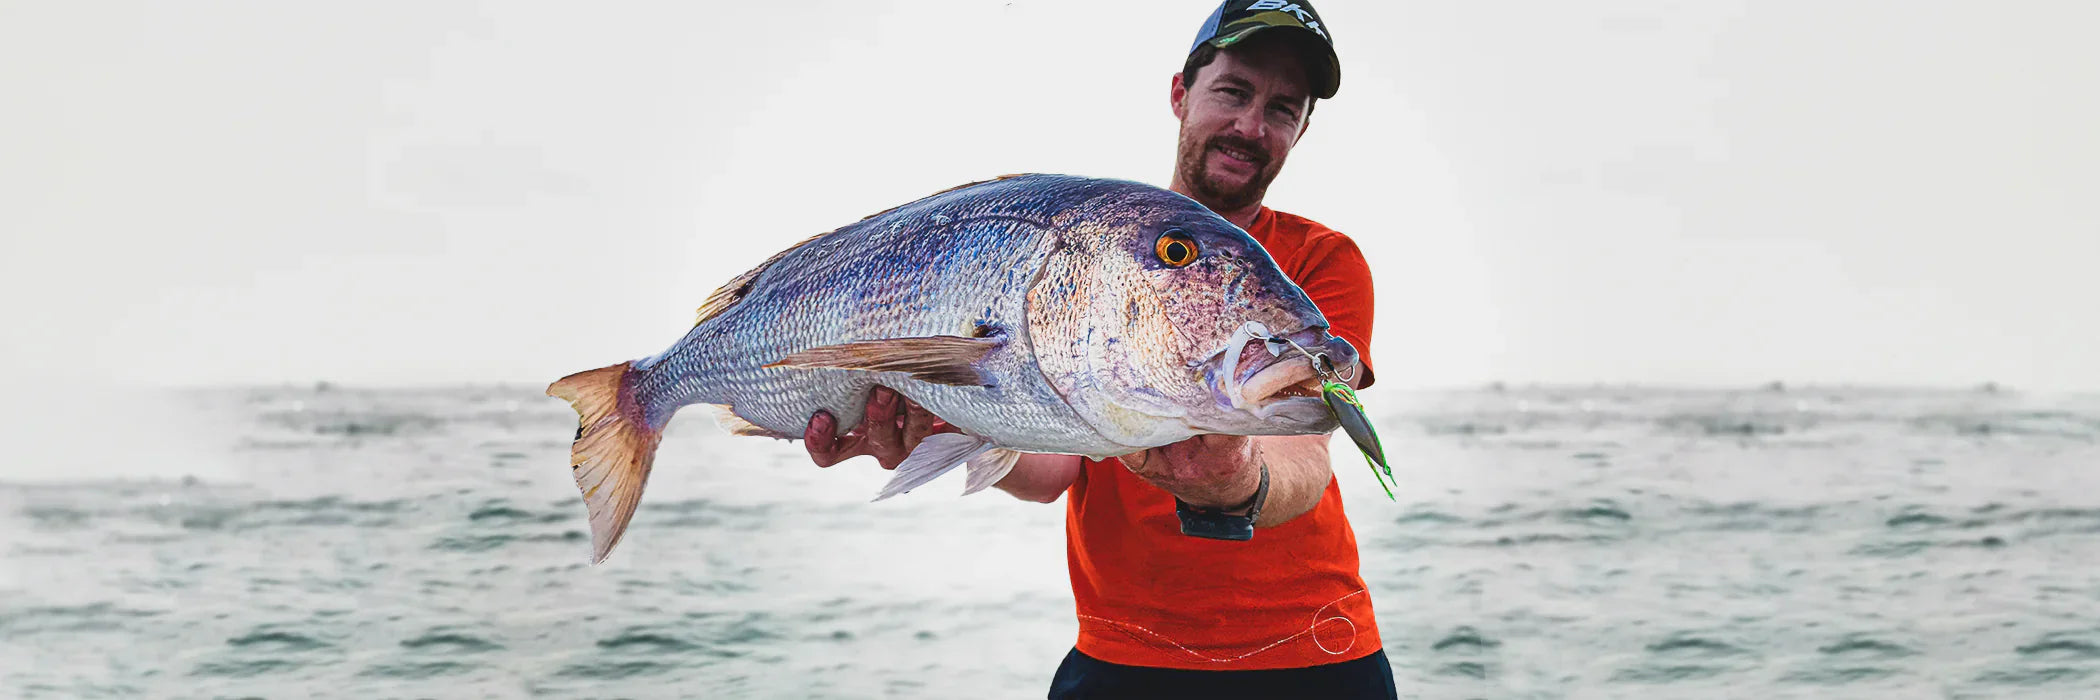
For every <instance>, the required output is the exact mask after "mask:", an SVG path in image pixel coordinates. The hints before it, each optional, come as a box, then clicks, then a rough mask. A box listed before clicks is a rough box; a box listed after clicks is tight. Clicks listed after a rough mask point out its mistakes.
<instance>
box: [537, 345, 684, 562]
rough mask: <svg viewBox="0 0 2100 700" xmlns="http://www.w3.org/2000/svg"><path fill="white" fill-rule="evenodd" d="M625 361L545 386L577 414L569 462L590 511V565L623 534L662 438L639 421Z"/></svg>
mask: <svg viewBox="0 0 2100 700" xmlns="http://www.w3.org/2000/svg"><path fill="white" fill-rule="evenodd" d="M629 364H631V363H627V362H622V363H620V364H617V365H613V366H611V367H601V368H598V369H594V370H590V371H588V372H577V373H575V374H571V375H569V376H566V377H562V378H561V381H557V382H555V383H554V384H552V385H550V386H548V387H547V395H548V396H555V397H559V398H562V399H565V400H567V401H568V402H569V405H570V406H573V407H575V408H576V415H577V417H578V418H579V423H578V426H577V428H576V444H574V445H572V446H570V448H569V464H570V465H571V466H570V470H571V471H572V472H573V473H574V474H575V476H576V488H577V489H578V490H580V491H582V492H583V504H584V506H585V507H587V508H588V509H589V510H590V516H591V563H592V564H596V563H599V562H602V561H605V556H606V555H607V554H610V553H612V548H613V545H616V544H619V543H620V535H622V534H624V533H626V532H627V522H628V521H629V520H632V519H633V518H634V508H635V505H636V504H637V503H640V502H641V500H642V486H643V485H644V484H647V483H648V482H649V467H650V465H652V464H654V463H655V462H656V445H657V443H659V442H662V441H663V433H662V432H661V431H659V430H656V429H653V428H650V427H649V425H648V424H647V423H645V422H644V421H643V420H642V412H641V407H640V405H639V404H637V403H636V402H635V400H634V394H633V392H632V391H631V390H629V389H628V388H627V386H626V380H627V376H628V365H629Z"/></svg>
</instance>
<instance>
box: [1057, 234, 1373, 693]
mask: <svg viewBox="0 0 2100 700" xmlns="http://www.w3.org/2000/svg"><path fill="white" fill-rule="evenodd" d="M1247 232H1248V233H1250V234H1253V236H1254V239H1255V240H1256V241H1259V242H1261V244H1262V247H1263V248H1266V249H1268V252H1269V255H1270V257H1273V258H1275V259H1276V263H1277V265H1278V266H1279V267H1281V268H1283V272H1284V274H1285V275H1287V276H1289V277H1290V278H1291V281H1293V282H1296V283H1297V284H1298V286H1299V287H1300V288H1303V289H1304V290H1305V292H1306V295H1307V296H1310V297H1312V301H1313V304H1315V305H1317V306H1319V307H1320V313H1321V314H1323V315H1325V316H1326V317H1327V322H1328V323H1329V324H1330V326H1331V331H1330V332H1332V333H1333V334H1335V335H1338V336H1341V337H1342V338H1343V339H1345V340H1348V341H1349V344H1350V345H1354V346H1356V350H1357V354H1358V356H1360V357H1361V358H1363V363H1364V372H1365V376H1364V382H1365V384H1366V385H1368V384H1369V383H1370V380H1371V375H1370V366H1371V361H1370V358H1371V270H1370V266H1369V265H1368V264H1366V263H1365V262H1364V256H1363V253H1362V252H1361V251H1358V250H1357V248H1356V243H1355V242H1354V241H1351V240H1349V237H1347V236H1344V235H1342V234H1340V233H1337V232H1335V231H1334V230H1333V229H1329V228H1327V227H1325V226H1322V225H1320V224H1318V223H1315V222H1313V221H1311V220H1308V219H1305V218H1302V217H1298V216H1293V215H1290V214H1285V213H1282V212H1277V211H1272V210H1270V209H1269V208H1267V207H1263V208H1262V209H1261V211H1260V212H1258V213H1256V214H1255V217H1254V225H1253V226H1250V227H1248V230H1247ZM1342 445H1343V446H1342V447H1336V448H1335V449H1337V450H1341V449H1353V448H1349V447H1348V442H1347V441H1346V440H1345V441H1343V442H1342ZM1066 504H1067V505H1066V517H1065V539H1066V545H1065V551H1066V557H1067V558H1068V559H1069V560H1070V563H1071V567H1072V597H1073V599H1074V600H1075V601H1076V602H1077V603H1078V608H1079V644H1078V648H1079V651H1080V653H1083V654H1086V655H1087V656H1091V657H1094V658H1096V659H1100V660H1102V661H1107V662H1110V663H1117V664H1124V665H1130V666H1153V667H1164V668H1182V669H1219V670H1225V669H1231V670H1247V669H1270V668H1300V667H1305V666H1317V665H1320V664H1329V663H1339V662H1343V661H1350V660H1353V659H1358V658H1362V657H1363V656H1365V655H1368V654H1370V653H1372V652H1375V651H1378V650H1379V648H1380V647H1379V641H1378V625H1377V622H1376V621H1375V620H1374V619H1373V618H1372V614H1371V597H1370V593H1369V591H1368V590H1367V589H1366V588H1365V586H1364V581H1363V576H1362V575H1361V574H1359V573H1358V571H1357V555H1356V533H1355V532H1354V531H1353V530H1351V529H1350V528H1349V519H1348V517H1347V516H1346V515H1345V514H1343V512H1342V494H1341V489H1340V487H1339V486H1338V485H1337V483H1336V482H1335V481H1334V479H1333V477H1329V478H1328V481H1327V491H1326V493H1324V494H1322V495H1321V496H1320V503H1319V505H1316V506H1314V507H1313V509H1312V510H1311V511H1308V512H1307V513H1305V514H1304V515H1300V516H1298V517H1297V518H1294V519H1292V520H1291V521H1290V522H1287V523H1284V524H1282V525H1278V526H1276V527H1270V528H1263V529H1260V530H1256V531H1255V533H1254V539H1253V540H1251V541H1247V542H1228V541H1223V540H1212V539H1204V538H1200V537H1189V536H1186V535H1183V534H1181V520H1180V519H1179V518H1177V517H1176V516H1175V515H1174V496H1173V495H1172V494H1169V493H1167V492H1166V491H1165V490H1162V489H1160V488H1159V487H1156V486H1153V485H1152V484H1150V483H1147V482H1146V481H1144V480H1143V479H1139V478H1138V477H1137V476H1136V475H1135V474H1132V473H1130V470H1129V469H1128V468H1125V467H1124V466H1123V463H1122V462H1121V461H1119V460H1114V459H1110V460H1105V461H1095V460H1086V462H1085V468H1084V469H1082V470H1081V471H1080V474H1079V478H1078V480H1076V481H1074V482H1073V483H1072V488H1071V491H1070V493H1068V494H1067V495H1066Z"/></svg>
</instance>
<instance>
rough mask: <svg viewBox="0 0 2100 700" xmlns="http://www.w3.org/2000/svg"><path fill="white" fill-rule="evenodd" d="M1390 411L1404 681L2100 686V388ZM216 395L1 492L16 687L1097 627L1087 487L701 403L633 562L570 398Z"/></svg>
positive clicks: (1366, 545) (414, 670)
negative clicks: (804, 438)
mask: <svg viewBox="0 0 2100 700" xmlns="http://www.w3.org/2000/svg"><path fill="white" fill-rule="evenodd" d="M1365 399H1366V401H1368V402H1369V403H1370V404H1371V406H1372V408H1373V413H1374V415H1375V416H1376V417H1377V419H1378V421H1379V424H1380V426H1381V432H1382V433H1383V436H1384V439H1385V442H1386V449H1387V452H1388V454H1389V455H1391V456H1392V459H1393V461H1394V463H1395V464H1394V471H1395V474H1396V475H1397V476H1398V478H1399V481H1400V483H1401V484H1402V489H1401V491H1400V492H1399V499H1398V502H1388V501H1386V500H1385V499H1384V496H1383V494H1382V493H1381V492H1380V491H1379V490H1378V486H1377V485H1376V483H1375V482H1373V481H1372V479H1371V476H1370V475H1369V474H1368V473H1366V471H1367V470H1366V469H1365V468H1364V467H1362V466H1360V463H1359V462H1357V461H1356V458H1355V457H1354V455H1353V454H1352V455H1347V456H1346V458H1344V459H1341V460H1339V462H1338V467H1337V469H1338V473H1339V474H1340V478H1341V480H1342V483H1343V489H1344V493H1345V500H1346V501H1347V504H1348V509H1349V512H1350V516H1351V519H1352V521H1353V523H1354V525H1355V528H1356V532H1357V535H1358V537H1359V540H1360V544H1361V547H1362V552H1363V561H1364V575H1365V578H1366V579H1367V580H1368V582H1369V584H1370V589H1371V595H1372V597H1373V599H1374V601H1375V603H1376V605H1377V610H1378V617H1379V626H1380V628H1381V630H1383V632H1384V637H1385V645H1386V652H1385V653H1386V654H1387V655H1388V656H1389V657H1390V658H1391V660H1392V663H1393V666H1394V670H1395V672H1396V674H1397V676H1398V678H1399V684H1400V690H1401V694H1402V696H1403V697H1423V698H1475V697H1479V698H1560V697H1584V698H1588V697H1641V698H1646V697H1658V698H1708V697H1757V698H1764V697H1830V698H1859V697H1891V698H1937V697H1950V698H1952V697H1964V698H1966V697H1975V698H2004V697H2053V698H2083V697H2100V445H2096V441H2100V396H2070V395H2033V394H2021V393H2013V392H1993V391H1922V390H1919V391H1905V390H1866V389H1818V388H1807V389H1800V388H1792V389H1784V388H1780V387H1772V388H1764V389H1745V390H1740V391H1688V390H1665V389H1647V388H1618V387H1598V388H1522V389H1519V388H1511V389H1507V390H1480V391H1464V392H1417V393H1410V392H1400V391H1394V390H1381V389H1374V390H1372V391H1370V392H1367V393H1366V395H1365ZM178 400H179V401H180V402H181V403H182V405H183V406H184V407H185V410H186V411H189V412H190V413H189V415H190V417H191V418H195V417H197V416H210V417H211V420H210V422H209V425H207V426H206V427H204V428H199V429H196V430H198V431H201V432H200V433H199V434H198V435H195V436H193V437H199V438H202V439H205V440H207V441H209V442H210V443H211V444H212V445H214V446H215V448H214V449H212V450H204V451H197V450H183V451H175V450H170V451H169V452H168V454H169V455H171V456H170V457H169V458H168V460H167V461H165V462H158V461H157V460H155V459H152V458H150V457H141V456H140V455H150V454H153V453H154V452H153V450H152V449H150V448H151V447H152V446H151V445H146V446H141V445H138V444H126V441H127V440H128V439H129V438H128V437H127V435H128V434H127V432H126V431H124V430H122V429H121V428H120V429H114V430H106V431H103V432H97V433H89V434H83V435H77V436H66V437H65V439H68V440H72V441H74V443H75V444H79V445H81V446H82V447H83V448H86V451H88V452H98V450H97V449H96V448H97V445H98V443H99V444H102V445H106V446H109V447H111V448H115V447H118V446H122V447H125V448H126V449H111V450H109V451H110V453H112V454H119V455H123V457H122V458H121V459H123V460H127V461H126V462H124V463H120V464H105V465H97V466H98V468H97V469H93V470H87V471H85V472H84V473H90V474H94V475H96V476H94V477H92V478H85V479H74V478H68V477H67V475H66V474H64V473H60V474H48V473H46V474H42V475H41V476H39V477H38V478H36V479H35V480H33V481H32V480H25V479H20V478H15V479H13V480H11V481H8V482H6V483H0V697H25V698H95V697H154V698H162V697H170V698H172V697H248V696H256V697H358V698H377V697H446V698H454V697H493V698H509V697H539V696H546V697H708V698H736V697H768V698H770V697H791V698H805V697H838V698H862V697H909V698H922V697H924V698H986V697H1040V696H1042V694H1043V691H1044V689H1045V687H1046V684H1047V681H1048V679H1049V677H1050V675H1051V673H1052V672H1053V671H1054V670H1055V667H1056V664H1057V662H1058V660H1059V658H1060V657H1061V656H1062V655H1063V653H1064V652H1065V650H1066V649H1067V648H1068V647H1069V646H1070V644H1071V642H1072V639H1073V635H1074V632H1075V630H1076V625H1075V623H1074V621H1073V617H1072V615H1073V610H1072V604H1071V594H1070V590H1069V588H1068V584H1067V581H1066V573H1065V560H1064V549H1063V531H1062V526H1061V524H1062V519H1063V508H1062V506H1061V505H1055V506H1044V505H1039V504H1032V503H1023V502H1019V501H1016V500H1013V499H1010V498H1006V497H1004V496H1003V495H1000V494H997V493H987V494H983V495H978V496H973V497H970V498H957V497H956V496H955V495H953V494H954V493H957V492H959V491H960V489H961V480H960V479H959V478H953V477H951V478H944V479H943V480H942V481H940V482H936V483H935V484H934V485H933V486H931V487H928V488H922V489H920V490H919V491H916V492H914V493H912V494H909V495H907V496H904V497H901V498H898V499H893V500H890V501H885V502H883V503H873V504H871V503H868V502H867V499H868V498H869V497H870V496H872V495H873V494H874V493H875V491H876V490H877V488H878V487H879V486H880V484H881V483H882V481H883V480H884V478H885V477H886V476H887V474H886V473H884V472H882V471H881V470H879V469H877V468H875V467H874V466H873V465H872V464H869V463H860V462H856V463H848V464H845V465H840V466H838V467H835V468H832V469H828V470H823V469H817V468H815V467H812V466H810V465H809V464H808V462H807V461H806V460H805V459H804V457H803V456H802V453H801V450H800V447H799V445H797V444H795V443H790V442H781V441H771V440H765V439H759V438H734V437H728V436H726V435H724V434H722V433H721V432H720V431H719V430H718V429H717V428H715V427H714V425H713V424H712V422H711V421H709V420H707V418H706V417H705V416H701V415H697V414H696V415H688V416H683V417H681V418H680V419H679V420H677V421H674V423H673V425H672V427H671V430H670V433H669V437H668V439H667V440H666V442H665V444H664V447H663V451H662V456H661V457H660V459H659V461H658V466H657V470H656V473H655V475H654V477H653V479H652V481H651V483H650V488H649V492H648V496H647V497H646V498H645V499H644V500H643V502H642V506H641V510H640V513H639V515H638V517H637V518H636V521H635V525H634V527H633V528H632V530H630V532H629V534H628V536H627V538H626V540H625V542H624V543H623V544H622V545H621V546H620V548H619V549H618V550H616V551H615V553H614V555H613V558H612V559H611V561H609V562H608V563H606V564H604V565H600V566H597V567H591V566H587V565H585V563H584V562H585V558H586V557H587V555H588V552H589V538H588V536H587V535H586V524H585V521H584V511H583V507H582V504H581V502H580V500H579V499H578V498H577V494H576V492H575V487H574V486H573V485H572V484H571V483H570V480H569V470H568V468H567V461H566V451H567V449H568V443H569V438H570V437H571V436H572V435H573V432H574V429H575V418H574V415H573V414H572V413H570V412H569V410H568V408H567V407H566V406H565V405H563V404H562V403H561V402H559V401H556V400H554V399H549V398H546V397H543V396H540V395H539V393H538V391H537V388H536V387H522V386H520V387H478V388H453V389H442V390H436V389H433V390H389V391H378V390H357V389H342V388H332V387H299V388H274V389H254V388H243V389H223V390H212V391H194V392H189V393H185V394H182V395H180V396H179V397H178ZM142 447H144V448H147V449H142ZM864 461H865V460H864ZM9 473H10V474H18V473H17V472H9Z"/></svg>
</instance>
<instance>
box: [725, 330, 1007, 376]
mask: <svg viewBox="0 0 2100 700" xmlns="http://www.w3.org/2000/svg"><path fill="white" fill-rule="evenodd" d="M1002 344H1003V341H1002V340H1000V339H999V338H997V337H992V338H964V337H961V336H953V335H936V336H928V337H923V338H889V339H886V340H864V341H861V342H857V343H846V344H843V345H826V346H823V347H816V348H810V349H808V350H804V351H802V352H798V353H795V354H793V355H789V356H787V357H783V358H780V361H778V362H774V363H772V364H769V365H766V366H767V367H807V368H827V369H858V370H866V371H869V372H904V373H906V374H910V375H911V376H912V378H913V379H917V380H919V381H922V382H932V383H935V384H952V385H955V386H991V385H992V382H991V380H990V379H989V378H987V377H985V376H984V373H983V372H980V371H978V369H977V362H978V361H979V360H982V359H984V356H985V353H988V352H991V351H992V350H993V349H994V348H997V347H999V346H1000V345H1002Z"/></svg>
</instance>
